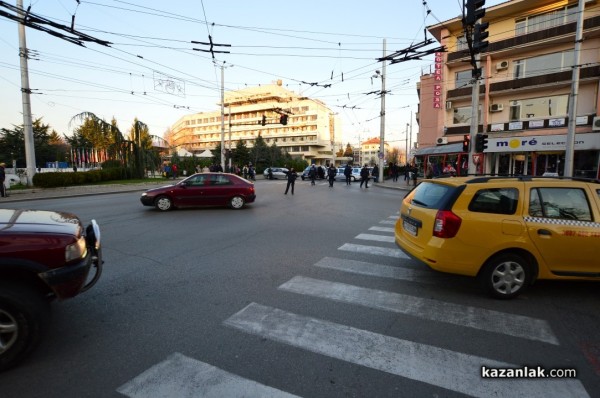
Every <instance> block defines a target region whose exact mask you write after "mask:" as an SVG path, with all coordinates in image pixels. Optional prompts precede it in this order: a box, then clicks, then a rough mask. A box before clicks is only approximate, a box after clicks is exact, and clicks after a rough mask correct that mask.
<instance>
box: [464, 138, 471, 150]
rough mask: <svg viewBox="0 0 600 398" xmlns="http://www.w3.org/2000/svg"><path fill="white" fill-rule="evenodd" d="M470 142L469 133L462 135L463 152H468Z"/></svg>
mask: <svg viewBox="0 0 600 398" xmlns="http://www.w3.org/2000/svg"><path fill="white" fill-rule="evenodd" d="M470 143H471V136H470V135H469V134H465V135H463V152H469V144H470Z"/></svg>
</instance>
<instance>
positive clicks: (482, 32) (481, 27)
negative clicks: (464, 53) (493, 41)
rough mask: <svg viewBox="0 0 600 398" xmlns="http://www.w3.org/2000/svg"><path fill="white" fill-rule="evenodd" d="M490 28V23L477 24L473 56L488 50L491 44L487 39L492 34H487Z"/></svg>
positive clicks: (474, 33)
mask: <svg viewBox="0 0 600 398" xmlns="http://www.w3.org/2000/svg"><path fill="white" fill-rule="evenodd" d="M489 26H490V23H489V22H483V23H478V24H475V27H474V28H473V54H479V53H482V52H485V51H486V50H487V48H488V46H489V44H490V43H488V42H487V41H486V40H485V39H487V38H488V36H489V35H490V32H487V28H488V27H489Z"/></svg>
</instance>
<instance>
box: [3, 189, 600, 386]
mask: <svg viewBox="0 0 600 398" xmlns="http://www.w3.org/2000/svg"><path fill="white" fill-rule="evenodd" d="M284 184H285V183H284V182H283V181H264V180H259V181H257V195H258V198H257V202H256V203H255V204H252V205H250V206H248V207H247V208H245V209H243V210H239V211H234V210H230V209H224V208H223V209H221V208H210V209H181V210H176V211H172V212H168V213H161V212H158V211H156V210H155V209H153V208H148V207H143V206H141V204H140V202H139V194H140V193H139V192H125V193H115V194H111V195H91V196H81V197H62V198H57V199H45V200H33V201H23V202H11V203H7V204H6V205H7V207H13V208H27V207H35V208H40V209H56V210H68V211H72V212H74V213H76V214H78V215H79V216H80V217H81V218H82V220H83V221H84V222H86V221H89V220H90V219H92V218H94V219H96V220H97V221H98V222H99V224H100V227H101V229H102V239H103V247H104V249H103V254H104V259H105V261H106V264H105V270H104V274H103V275H102V278H101V280H100V281H99V283H98V284H97V285H96V286H95V287H94V288H93V289H91V290H90V291H88V292H86V293H85V294H83V295H81V296H79V297H77V298H75V299H72V300H68V301H64V302H58V303H54V305H53V315H54V316H53V322H52V324H51V325H50V327H49V328H48V330H47V332H46V335H45V338H44V341H43V342H42V344H41V345H40V347H39V348H38V349H37V351H35V352H34V353H33V355H32V356H31V357H30V358H29V360H27V361H26V362H25V363H23V364H22V365H21V366H20V367H18V368H16V369H14V370H11V371H8V372H5V373H2V374H0V396H2V397H3V398H4V397H7V398H8V397H10V398H12V397H19V398H21V397H45V398H46V397H61V398H62V397H110V396H115V397H123V396H127V397H159V396H163V397H164V396H169V397H184V396H218V397H223V396H261V397H264V396H290V395H295V396H303V397H347V396H351V397H367V396H368V397H398V396H439V397H441V396H443V397H458V396H492V395H493V396H515V395H518V396H544V397H559V396H560V397H564V396H577V397H580V396H583V397H585V396H586V395H587V396H592V397H593V396H598V395H597V391H600V377H599V376H600V365H599V363H600V338H599V337H598V326H599V325H600V317H599V315H598V311H597V309H598V308H600V297H599V296H598V293H597V292H598V289H597V284H592V283H589V284H588V283H554V282H553V283H537V284H536V285H535V286H534V287H533V288H532V289H531V290H530V291H529V292H528V293H527V294H525V295H523V296H521V297H519V298H518V299H516V300H512V301H498V300H492V299H489V298H487V297H486V296H485V295H483V294H482V292H481V291H480V290H479V288H478V286H477V285H476V283H475V281H474V280H472V279H469V278H462V277H457V276H452V275H444V274H440V273H436V272H433V271H430V270H428V269H427V268H424V266H422V265H421V264H419V263H417V262H415V261H414V260H411V259H408V258H406V257H405V256H404V255H403V254H402V253H401V252H400V251H399V250H397V248H396V246H395V244H394V243H393V240H391V239H392V238H391V237H392V236H393V233H392V232H391V229H390V228H393V227H394V223H395V219H396V218H397V212H398V207H399V201H400V200H401V198H402V196H403V194H404V192H403V191H399V190H391V189H382V188H379V187H373V188H369V189H368V190H367V189H362V190H361V189H359V187H358V184H354V185H352V186H351V187H346V186H345V185H344V184H343V183H336V184H335V186H334V188H333V189H331V188H328V187H327V184H326V183H325V182H322V183H320V184H319V185H317V186H316V187H311V186H310V183H309V182H308V181H306V182H301V181H298V182H297V184H296V194H295V195H294V196H291V195H287V196H285V195H283V191H284V189H285V185H284ZM484 365H487V366H490V367H521V366H525V365H528V366H541V367H543V368H544V369H546V370H550V369H553V368H574V369H576V370H577V378H576V379H553V380H548V379H511V380H493V379H483V378H482V377H481V367H482V366H484ZM536 394H537V395H536Z"/></svg>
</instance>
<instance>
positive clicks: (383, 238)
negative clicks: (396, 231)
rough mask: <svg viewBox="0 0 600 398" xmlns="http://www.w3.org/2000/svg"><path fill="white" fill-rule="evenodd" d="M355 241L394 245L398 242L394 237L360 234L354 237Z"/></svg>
mask: <svg viewBox="0 0 600 398" xmlns="http://www.w3.org/2000/svg"><path fill="white" fill-rule="evenodd" d="M354 239H361V240H374V241H377V242H389V243H394V242H395V241H396V239H395V238H394V237H393V236H387V235H373V234H358V235H356V236H355V237H354Z"/></svg>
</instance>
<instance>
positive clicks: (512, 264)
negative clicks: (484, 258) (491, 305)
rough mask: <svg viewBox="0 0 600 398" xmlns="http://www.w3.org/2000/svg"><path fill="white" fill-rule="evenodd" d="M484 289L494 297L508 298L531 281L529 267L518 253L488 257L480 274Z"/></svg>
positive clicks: (516, 294) (523, 288)
mask: <svg viewBox="0 0 600 398" xmlns="http://www.w3.org/2000/svg"><path fill="white" fill-rule="evenodd" d="M480 278H481V282H482V284H483V287H484V289H485V290H486V291H487V292H488V293H489V294H491V295H492V296H493V297H495V298H500V299H510V298H513V297H516V296H518V295H519V294H521V292H523V291H524V290H525V289H526V288H527V286H528V285H529V283H530V281H531V267H530V265H529V263H528V262H527V260H525V259H524V258H523V257H521V256H520V255H518V254H512V253H509V254H501V255H499V256H496V257H493V258H492V259H490V260H489V261H488V262H487V264H486V265H485V266H484V268H483V270H482V272H481V275H480Z"/></svg>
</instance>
